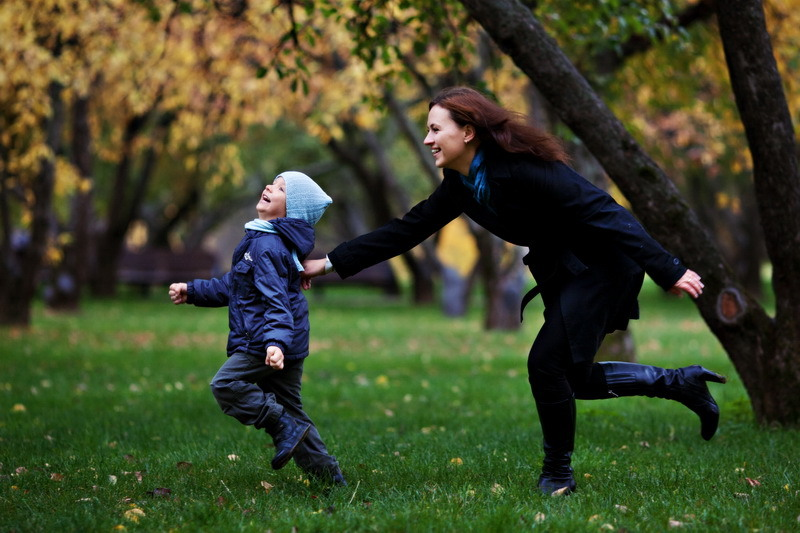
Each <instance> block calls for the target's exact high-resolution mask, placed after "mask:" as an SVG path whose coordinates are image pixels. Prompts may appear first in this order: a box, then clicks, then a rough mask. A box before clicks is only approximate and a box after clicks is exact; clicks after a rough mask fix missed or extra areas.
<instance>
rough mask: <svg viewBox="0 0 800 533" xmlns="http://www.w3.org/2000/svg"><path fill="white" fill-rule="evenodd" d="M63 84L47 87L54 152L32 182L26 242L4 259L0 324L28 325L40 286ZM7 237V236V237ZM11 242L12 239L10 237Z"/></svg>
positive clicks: (49, 132)
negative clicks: (29, 221) (5, 265)
mask: <svg viewBox="0 0 800 533" xmlns="http://www.w3.org/2000/svg"><path fill="white" fill-rule="evenodd" d="M62 92H63V86H62V85H61V84H60V83H58V82H51V83H50V87H49V88H48V95H49V97H50V115H49V117H48V118H47V119H46V121H45V124H44V125H43V129H44V131H45V135H46V137H45V143H46V144H47V146H48V147H49V148H50V151H51V156H49V157H43V158H42V161H41V167H40V169H39V173H38V174H37V176H36V177H35V178H34V182H33V184H32V186H31V191H32V192H33V203H32V205H31V206H30V209H31V215H32V217H31V218H32V220H31V229H30V235H29V239H28V241H27V243H26V244H25V245H24V246H23V247H22V248H21V249H17V250H14V249H12V250H10V251H11V254H10V255H9V256H8V257H5V258H4V259H3V262H4V263H6V262H7V263H8V266H9V268H5V267H4V268H3V271H4V272H3V278H4V279H3V280H2V282H0V289H2V290H0V324H9V325H20V326H28V325H30V321H31V305H32V302H33V298H34V296H35V295H36V289H37V287H38V281H39V273H40V272H41V267H42V261H43V258H44V255H45V251H46V250H47V246H48V239H49V236H50V231H49V230H50V216H51V212H52V205H53V187H54V184H55V156H56V155H57V154H58V153H59V151H60V150H61V131H62V128H63V126H64V100H63V96H62ZM4 240H5V239H4ZM9 242H10V239H9Z"/></svg>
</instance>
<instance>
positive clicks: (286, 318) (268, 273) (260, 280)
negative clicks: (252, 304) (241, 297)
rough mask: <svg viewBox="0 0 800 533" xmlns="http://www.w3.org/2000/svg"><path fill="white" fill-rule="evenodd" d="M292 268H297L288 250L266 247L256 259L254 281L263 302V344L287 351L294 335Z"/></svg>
mask: <svg viewBox="0 0 800 533" xmlns="http://www.w3.org/2000/svg"><path fill="white" fill-rule="evenodd" d="M289 268H295V267H294V262H293V260H292V259H291V256H289V254H288V253H282V252H281V251H279V250H276V249H275V248H267V249H265V250H263V251H262V252H261V253H260V254H259V256H258V258H257V259H256V261H255V272H254V276H253V281H254V283H255V286H256V289H257V291H258V293H259V295H260V296H261V298H262V301H263V304H264V322H263V323H264V328H263V330H262V331H261V337H262V339H263V341H264V346H265V347H269V346H278V347H280V349H281V350H283V351H284V352H286V351H287V349H288V348H289V346H291V343H292V338H293V337H294V315H293V314H292V306H291V301H290V297H289V270H288V269H289Z"/></svg>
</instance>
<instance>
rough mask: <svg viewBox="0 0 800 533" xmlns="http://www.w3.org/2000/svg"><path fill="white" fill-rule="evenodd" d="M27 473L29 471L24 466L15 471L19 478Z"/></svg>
mask: <svg viewBox="0 0 800 533" xmlns="http://www.w3.org/2000/svg"><path fill="white" fill-rule="evenodd" d="M27 471H28V469H27V468H25V467H24V466H18V467H17V469H16V470H14V472H15V473H16V474H17V475H18V476H19V475H21V474H24V473H25V472H27Z"/></svg>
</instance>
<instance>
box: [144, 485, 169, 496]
mask: <svg viewBox="0 0 800 533" xmlns="http://www.w3.org/2000/svg"><path fill="white" fill-rule="evenodd" d="M147 494H149V495H150V496H152V497H154V498H156V497H158V498H169V497H170V496H171V495H172V489H166V488H164V487H157V488H155V489H153V490H148V491H147Z"/></svg>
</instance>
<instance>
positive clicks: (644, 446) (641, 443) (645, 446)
mask: <svg viewBox="0 0 800 533" xmlns="http://www.w3.org/2000/svg"><path fill="white" fill-rule="evenodd" d="M639 446H641V447H642V448H649V447H650V443H649V442H647V441H646V440H643V441H642V442H640V443H639Z"/></svg>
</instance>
